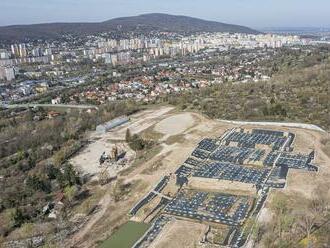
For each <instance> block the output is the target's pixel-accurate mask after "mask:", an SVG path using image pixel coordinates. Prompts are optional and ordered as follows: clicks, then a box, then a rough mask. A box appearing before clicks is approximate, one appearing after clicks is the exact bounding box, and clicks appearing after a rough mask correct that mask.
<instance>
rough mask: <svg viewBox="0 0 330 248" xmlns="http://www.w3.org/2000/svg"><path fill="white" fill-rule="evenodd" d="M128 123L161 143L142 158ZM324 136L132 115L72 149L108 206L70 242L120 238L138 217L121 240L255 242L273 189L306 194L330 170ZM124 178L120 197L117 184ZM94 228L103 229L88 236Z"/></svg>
mask: <svg viewBox="0 0 330 248" xmlns="http://www.w3.org/2000/svg"><path fill="white" fill-rule="evenodd" d="M127 129H130V131H131V132H132V133H139V134H141V135H144V136H146V137H151V136H152V137H154V138H156V139H157V147H156V148H157V149H154V148H152V152H151V153H150V154H149V153H147V155H146V156H147V159H145V160H142V161H139V156H140V155H139V153H138V152H135V151H133V150H132V149H131V148H130V147H129V146H128V144H127V143H126V142H125V132H126V130H127ZM321 137H322V132H321V131H319V130H313V127H311V129H303V128H301V127H299V126H297V127H293V126H291V127H288V126H286V125H285V124H283V125H282V126H280V125H277V124H275V123H274V124H273V125H272V124H271V125H269V124H267V125H262V123H260V125H256V124H249V123H245V124H242V125H239V124H238V123H236V124H233V123H227V122H222V121H214V120H209V119H207V118H205V117H204V116H201V115H200V114H196V113H187V112H177V111H175V110H174V109H173V108H171V107H162V108H160V109H157V110H154V109H149V110H146V111H144V112H140V113H138V114H135V115H133V116H131V118H130V121H129V122H125V123H124V124H122V125H121V126H118V127H115V128H114V129H112V130H110V131H108V132H106V133H103V134H100V133H97V134H92V135H91V140H93V142H91V144H89V145H88V146H87V147H86V148H85V149H84V150H83V151H81V152H80V154H78V155H77V156H75V157H74V158H72V163H73V164H74V165H75V166H77V167H78V168H80V169H81V170H82V171H83V172H84V173H87V174H88V175H90V176H91V177H92V178H94V179H95V180H98V181H99V182H100V184H101V185H102V186H101V187H103V189H105V191H104V192H105V193H104V195H103V196H102V197H101V198H100V202H99V205H100V207H101V209H102V210H101V211H100V212H98V213H96V214H95V215H94V216H91V218H90V220H89V222H88V223H87V225H86V226H85V228H82V230H80V231H79V232H77V233H76V234H75V237H74V239H73V241H75V243H74V244H75V245H77V246H78V247H83V246H84V245H91V246H93V242H95V241H101V240H106V241H104V243H102V245H101V247H116V245H115V244H116V243H115V239H116V238H117V237H118V236H120V235H123V236H125V235H128V236H127V237H129V235H132V236H134V235H133V234H128V233H127V231H125V230H126V229H125V228H126V227H127V228H129V227H128V226H130V225H140V226H139V227H138V229H140V233H138V234H136V236H134V238H132V239H131V240H129V242H128V244H127V245H124V246H123V247H191V246H195V247H209V246H210V245H214V246H219V247H242V246H244V245H248V244H249V245H251V241H250V235H251V230H252V229H253V226H254V225H255V224H256V223H258V222H261V221H267V219H270V218H271V216H272V214H271V212H270V210H269V208H268V206H267V205H268V203H269V202H271V200H272V195H273V194H274V192H276V191H279V192H284V193H286V194H289V195H291V194H298V193H299V194H304V195H305V196H306V197H309V195H310V194H312V192H313V189H314V186H313V180H317V178H318V177H322V175H323V173H326V171H327V170H328V169H327V168H326V167H324V165H325V164H326V163H327V159H328V158H327V157H325V156H324V154H323V153H322V151H321V150H320V149H319V143H320V140H321ZM324 175H325V174H324ZM118 187H119V188H120V187H121V188H122V189H123V190H122V191H121V193H122V195H121V197H118V196H117V195H114V193H113V192H114V190H117V189H118ZM92 227H93V230H96V231H97V230H99V231H100V233H101V232H103V235H99V236H97V235H96V236H95V237H92V238H91V236H90V233H89V230H90V229H91V228H92ZM106 228H108V229H107V231H106V232H105V231H104V230H105V229H106ZM118 228H119V230H118ZM96 237H97V238H96ZM128 239H129V238H128ZM121 244H122V243H121ZM109 245H110V246H109ZM111 245H112V246H111Z"/></svg>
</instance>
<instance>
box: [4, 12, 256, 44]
mask: <svg viewBox="0 0 330 248" xmlns="http://www.w3.org/2000/svg"><path fill="white" fill-rule="evenodd" d="M111 31H123V32H127V31H135V32H140V33H148V32H150V31H170V32H192V33H194V32H233V33H249V34H256V33H258V31H256V30H253V29H250V28H247V27H244V26H239V25H232V24H225V23H220V22H214V21H205V20H202V19H198V18H192V17H187V16H175V15H167V14H145V15H139V16H133V17H121V18H115V19H111V20H108V21H105V22H99V23H46V24H32V25H14V26H5V27H0V40H7V41H10V40H26V39H54V38H58V37H60V36H62V35H64V34H72V35H76V36H82V35H90V34H96V33H100V32H111Z"/></svg>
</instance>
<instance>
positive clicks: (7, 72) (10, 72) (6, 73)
mask: <svg viewBox="0 0 330 248" xmlns="http://www.w3.org/2000/svg"><path fill="white" fill-rule="evenodd" d="M0 79H5V80H7V81H11V80H13V79H15V70H14V68H12V67H0Z"/></svg>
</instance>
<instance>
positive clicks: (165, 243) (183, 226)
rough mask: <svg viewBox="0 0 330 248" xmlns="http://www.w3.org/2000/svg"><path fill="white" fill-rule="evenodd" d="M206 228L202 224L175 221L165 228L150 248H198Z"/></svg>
mask: <svg viewBox="0 0 330 248" xmlns="http://www.w3.org/2000/svg"><path fill="white" fill-rule="evenodd" d="M206 228H207V225H205V224H201V223H195V222H190V221H184V220H173V221H171V222H170V223H168V224H167V225H166V226H165V227H164V230H163V231H162V232H161V233H160V235H159V236H158V237H157V238H156V240H154V242H152V244H151V245H150V248H168V247H187V248H188V247H197V246H198V245H199V242H200V241H201V240H202V237H203V235H204V233H205V230H206ZM188 236H189V237H188Z"/></svg>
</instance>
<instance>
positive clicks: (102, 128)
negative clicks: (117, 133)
mask: <svg viewBox="0 0 330 248" xmlns="http://www.w3.org/2000/svg"><path fill="white" fill-rule="evenodd" d="M128 121H129V118H128V117H127V116H121V117H118V118H115V119H113V120H111V121H109V122H106V123H103V124H101V125H98V126H97V127H96V131H97V132H98V133H100V134H104V133H106V132H108V131H109V130H111V129H113V128H115V127H118V126H120V125H122V124H125V123H126V122H128Z"/></svg>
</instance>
